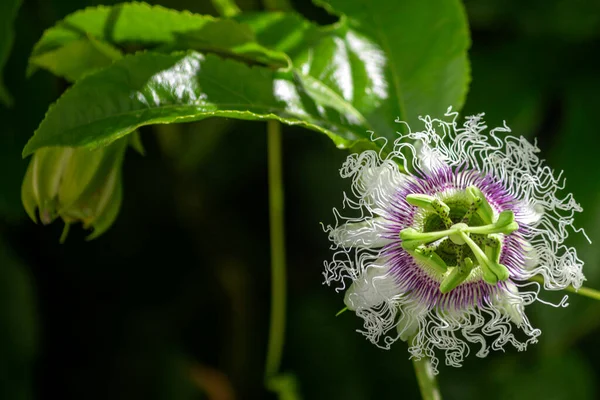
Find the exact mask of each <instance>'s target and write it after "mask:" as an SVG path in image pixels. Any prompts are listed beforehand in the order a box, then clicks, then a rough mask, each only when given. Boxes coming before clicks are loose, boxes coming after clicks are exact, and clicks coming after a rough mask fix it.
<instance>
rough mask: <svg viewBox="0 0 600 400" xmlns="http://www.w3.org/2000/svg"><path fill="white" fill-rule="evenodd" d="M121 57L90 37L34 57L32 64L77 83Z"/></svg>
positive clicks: (118, 52)
mask: <svg viewBox="0 0 600 400" xmlns="http://www.w3.org/2000/svg"><path fill="white" fill-rule="evenodd" d="M121 57H122V54H121V52H120V51H119V50H118V49H116V48H114V47H113V46H112V45H110V44H108V43H105V42H101V41H99V40H97V39H94V38H93V37H91V36H90V37H84V38H81V39H78V40H74V41H72V42H69V43H66V44H65V45H64V46H62V47H58V48H56V49H55V50H53V51H48V52H45V53H42V54H40V55H38V56H36V57H32V58H31V59H30V63H32V65H35V66H36V67H40V68H44V69H46V70H48V71H50V72H52V73H53V74H54V75H57V76H60V77H62V78H65V79H66V80H68V81H70V82H75V81H76V80H77V79H79V78H80V77H82V76H83V75H85V74H87V73H89V72H92V71H94V70H96V69H101V68H104V67H107V66H109V65H110V64H111V63H112V62H113V61H114V60H118V59H119V58H121Z"/></svg>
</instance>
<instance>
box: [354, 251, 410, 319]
mask: <svg viewBox="0 0 600 400" xmlns="http://www.w3.org/2000/svg"><path fill="white" fill-rule="evenodd" d="M399 293H400V290H399V288H398V285H397V283H396V281H395V279H394V277H393V276H392V274H391V273H390V271H389V267H388V266H386V265H385V263H384V262H382V261H381V260H377V261H376V262H375V263H373V264H372V265H370V266H369V267H368V268H367V269H366V271H365V272H364V273H363V274H362V275H361V276H360V277H358V279H356V280H355V281H354V282H353V283H352V285H350V287H349V288H348V290H347V291H346V296H345V297H344V303H345V304H346V307H348V309H349V310H352V311H355V310H359V309H365V308H371V307H374V306H377V305H379V304H381V303H383V302H384V301H386V300H390V299H392V298H393V297H394V296H396V295H398V294H399Z"/></svg>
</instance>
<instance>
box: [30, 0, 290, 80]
mask: <svg viewBox="0 0 600 400" xmlns="http://www.w3.org/2000/svg"><path fill="white" fill-rule="evenodd" d="M98 43H100V44H103V46H102V47H100V48H99V46H98ZM109 45H112V46H120V47H122V48H124V49H125V50H127V51H135V50H140V49H148V48H152V49H156V50H162V51H164V52H170V51H173V50H184V49H188V48H189V49H195V50H199V51H205V52H215V53H218V54H222V55H228V56H236V57H240V58H243V59H245V60H249V61H259V62H263V63H267V64H273V65H276V66H285V65H287V58H286V57H285V55H283V54H281V53H278V52H274V51H270V50H267V49H265V48H263V47H261V46H259V45H258V44H257V43H256V41H255V39H254V34H253V33H252V31H251V30H250V28H249V27H248V26H246V25H243V24H240V23H238V22H235V21H232V20H220V19H218V18H214V17H211V16H206V15H198V14H193V13H190V12H188V11H176V10H171V9H167V8H164V7H161V6H150V5H148V4H145V3H123V4H118V5H115V6H98V7H90V8H86V9H84V10H81V11H77V12H75V13H73V14H70V15H68V16H67V17H65V19H63V20H62V21H60V22H58V23H57V24H56V25H55V26H53V27H52V28H50V29H48V30H46V31H45V32H44V35H43V36H42V38H41V39H40V41H39V42H38V43H37V44H36V45H35V47H34V49H33V52H32V54H31V57H30V65H29V73H32V72H33V71H35V68H36V67H44V68H49V69H50V70H51V72H53V73H55V74H57V75H64V74H62V73H61V71H60V70H58V69H56V68H62V69H65V68H66V69H78V68H79V66H78V64H79V63H81V61H80V60H79V59H80V58H86V57H87V56H88V55H89V54H92V55H93V56H94V57H96V58H97V57H101V56H103V55H106V53H107V52H106V50H105V49H104V48H103V47H106V46H109ZM77 51H79V53H77ZM48 59H50V60H52V61H53V62H52V63H49V62H48V61H47V60H48ZM71 63H74V64H75V65H74V66H71V65H70V64H71ZM52 67H53V68H52Z"/></svg>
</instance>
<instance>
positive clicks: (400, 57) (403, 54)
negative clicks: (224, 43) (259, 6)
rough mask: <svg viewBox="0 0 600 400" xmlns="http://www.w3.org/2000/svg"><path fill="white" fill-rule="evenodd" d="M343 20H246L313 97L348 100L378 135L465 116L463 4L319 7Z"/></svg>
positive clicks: (264, 16)
mask: <svg viewBox="0 0 600 400" xmlns="http://www.w3.org/2000/svg"><path fill="white" fill-rule="evenodd" d="M319 4H322V5H324V6H325V7H326V8H327V9H328V10H329V11H330V12H332V13H334V14H336V15H340V16H343V18H342V19H341V20H340V21H339V22H338V23H336V24H333V25H331V26H327V27H317V26H315V25H313V24H311V23H309V22H307V21H306V20H304V19H303V18H302V17H300V16H298V15H295V14H285V13H261V14H252V15H241V16H238V17H237V19H239V20H240V21H243V22H245V23H247V24H249V25H250V26H252V28H253V29H254V30H255V32H256V35H257V38H258V41H259V42H260V43H261V44H263V45H265V46H267V47H271V48H274V49H277V50H280V51H284V52H286V53H287V54H288V55H289V56H290V57H291V58H292V62H293V65H294V68H295V70H296V71H297V72H298V75H299V76H300V77H301V79H303V81H304V83H305V85H306V87H307V90H312V91H311V95H313V97H315V98H319V94H320V95H321V96H329V97H336V98H338V99H339V100H343V101H344V102H345V104H346V107H347V108H348V109H352V110H354V111H353V113H354V114H355V116H357V117H358V116H360V118H361V119H363V120H365V121H366V123H365V125H366V126H368V127H369V128H373V129H375V131H376V132H375V133H376V134H377V135H383V136H387V137H389V138H394V137H395V131H396V130H398V129H399V126H398V125H397V124H395V123H394V120H395V119H396V118H400V119H401V120H405V121H407V122H409V123H410V124H411V125H414V126H417V127H418V126H420V124H419V123H418V116H419V115H426V114H429V115H435V116H439V115H443V114H444V113H445V112H446V110H447V108H448V107H449V106H454V108H455V109H460V108H461V107H462V105H463V103H464V99H465V95H466V92H467V86H468V82H469V65H468V59H467V48H468V46H469V34H468V28H467V20H466V18H465V15H464V11H463V9H462V6H461V4H460V2H459V1H458V0H443V1H434V0H427V1H419V0H410V1H402V2H388V1H385V0H376V1H370V0H353V1H347V0H344V1H341V0H332V1H329V2H327V3H325V2H322V1H321V2H319Z"/></svg>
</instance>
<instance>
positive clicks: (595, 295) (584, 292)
mask: <svg viewBox="0 0 600 400" xmlns="http://www.w3.org/2000/svg"><path fill="white" fill-rule="evenodd" d="M529 280H530V281H532V282H537V283H540V284H542V285H543V284H544V278H543V277H541V276H540V275H536V276H532V277H531V278H529ZM563 290H566V291H567V292H571V293H575V294H578V295H580V296H585V297H589V298H590V299H594V300H600V291H598V290H596V289H591V288H588V287H585V286H582V287H580V288H579V289H575V288H574V287H573V286H572V285H569V286H567V287H566V288H564V289H563Z"/></svg>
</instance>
